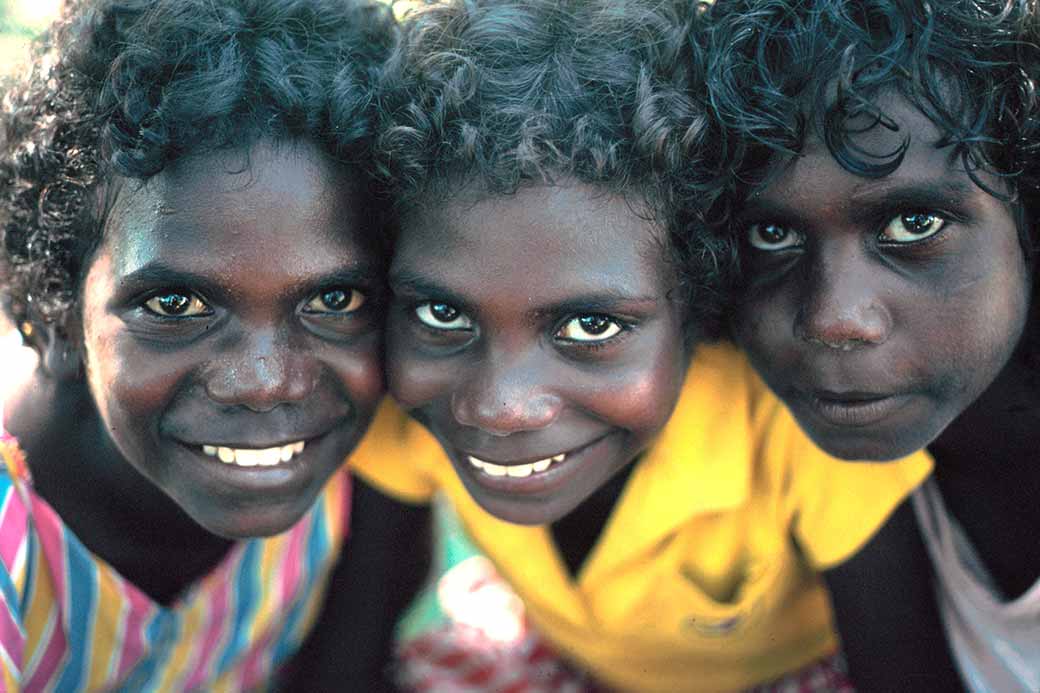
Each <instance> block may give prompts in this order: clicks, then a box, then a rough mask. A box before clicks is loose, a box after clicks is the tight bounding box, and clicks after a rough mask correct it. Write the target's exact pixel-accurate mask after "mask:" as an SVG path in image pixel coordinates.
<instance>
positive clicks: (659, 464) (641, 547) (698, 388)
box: [351, 345, 931, 693]
mask: <svg viewBox="0 0 1040 693" xmlns="http://www.w3.org/2000/svg"><path fill="white" fill-rule="evenodd" d="M372 433H373V435H370V436H369V437H368V441H370V443H369V444H367V445H363V446H362V447H361V448H360V449H359V450H358V452H357V453H356V454H355V455H354V457H353V458H352V460H351V465H352V466H353V467H354V468H355V470H356V471H357V473H359V474H360V475H361V476H362V477H364V478H365V479H366V480H368V481H369V482H370V483H372V484H373V485H375V486H376V487H378V488H381V489H383V490H384V491H386V492H387V493H389V494H390V495H392V496H395V497H396V498H398V499H400V500H404V501H407V502H424V501H426V500H428V499H429V498H430V496H431V495H432V494H433V493H435V492H436V491H441V492H443V493H444V494H445V495H446V496H447V497H448V498H449V499H450V501H451V502H452V504H453V505H454V506H455V509H456V511H457V512H458V514H459V517H460V518H461V521H462V523H463V524H464V526H465V528H466V530H467V531H468V532H469V534H470V536H471V537H472V538H473V540H474V541H475V543H476V544H477V545H478V546H479V547H480V549H481V550H482V551H483V552H484V553H485V554H486V555H487V556H488V557H489V558H490V559H491V560H492V561H493V562H494V563H495V565H496V567H497V569H498V571H499V573H500V574H501V575H502V577H503V578H504V579H505V580H506V581H508V582H509V583H510V584H511V585H512V587H513V589H514V590H516V592H517V594H518V595H519V596H520V597H521V598H522V599H523V601H524V603H525V605H526V608H527V611H528V615H529V616H530V619H531V621H532V623H533V624H534V625H535V627H536V628H538V629H539V631H540V632H541V633H542V634H543V635H544V636H546V637H547V638H548V639H549V640H550V641H552V642H553V643H554V644H555V645H556V646H557V647H558V648H559V650H560V651H561V652H562V653H564V654H566V655H567V656H568V657H569V658H571V659H573V660H575V661H576V662H578V663H579V664H581V665H583V666H585V667H586V668H587V669H588V670H589V671H590V672H591V673H592V674H593V675H594V676H595V677H596V678H598V679H600V680H602V681H603V682H605V683H607V684H609V685H612V686H615V687H617V688H620V689H626V690H634V691H668V692H669V693H675V692H677V691H727V690H737V689H742V688H746V687H749V686H752V685H755V684H757V683H762V682H765V681H769V680H772V679H774V678H777V677H779V676H781V675H783V674H784V673H786V672H789V671H792V670H795V669H798V668H800V667H802V666H804V665H806V664H808V663H810V662H812V661H813V660H815V659H818V658H820V657H823V656H825V655H827V654H829V653H831V652H833V651H834V649H835V647H836V639H835V634H834V631H833V628H832V625H831V613H830V606H829V602H828V599H827V595H826V593H825V591H824V588H823V586H822V583H821V580H820V579H819V577H818V576H817V575H816V571H818V570H820V569H823V568H827V567H830V566H833V565H835V564H838V563H840V562H842V561H843V560H845V559H846V558H848V557H850V556H851V555H852V554H854V553H855V552H856V551H857V549H858V548H859V547H860V546H862V545H863V543H864V542H866V540H867V539H868V538H869V537H870V536H871V535H872V534H873V533H874V532H875V531H876V530H877V529H878V528H879V527H880V526H881V525H882V524H883V523H884V521H885V519H886V517H887V516H888V514H889V513H890V512H891V511H892V510H894V509H895V507H896V506H897V505H899V503H900V501H901V500H902V499H903V498H904V497H906V495H907V494H908V493H909V492H910V491H911V490H912V489H913V488H914V487H916V486H917V485H918V484H919V483H920V482H921V481H922V480H923V479H924V478H925V477H926V476H927V475H928V473H929V472H930V470H931V461H930V459H929V458H928V457H927V456H926V455H925V454H924V453H918V454H917V455H916V456H914V457H911V458H907V459H904V460H900V461H897V462H887V463H865V462H842V461H839V460H836V459H834V458H831V457H829V456H827V455H825V454H824V453H823V452H821V451H820V450H819V449H818V448H816V447H815V446H814V445H813V444H812V442H811V441H810V440H809V439H808V438H807V437H806V436H805V435H804V434H803V433H802V432H801V430H800V429H799V428H798V425H797V424H796V423H795V421H794V419H793V418H792V417H791V415H790V414H789V413H788V412H787V410H786V409H784V408H783V406H782V405H781V404H780V403H779V401H778V400H777V399H776V397H775V396H773V395H772V393H770V392H769V390H768V389H767V388H766V387H765V385H764V384H763V383H762V381H761V380H760V379H759V378H758V377H757V376H756V375H755V373H754V372H753V371H752V370H751V368H750V366H749V365H748V363H747V361H746V359H745V358H744V356H743V355H742V354H741V353H740V352H739V351H737V350H736V349H735V348H733V347H732V346H729V345H716V346H706V347H701V348H700V349H699V350H698V352H697V355H696V357H695V359H694V361H693V363H692V365H691V367H690V370H689V374H688V376H687V379H686V383H685V385H684V386H683V391H682V394H681V395H680V398H679V402H678V405H677V406H676V409H675V412H674V413H673V414H672V417H671V419H670V420H669V422H668V424H667V425H666V426H665V428H664V430H663V431H662V432H661V434H660V435H659V437H658V439H657V440H656V441H655V443H654V444H653V446H652V447H651V448H650V449H649V450H648V451H646V452H645V453H644V454H643V455H642V457H641V458H640V459H639V460H638V461H637V462H636V465H637V466H636V468H635V469H634V470H633V472H632V476H631V478H630V479H629V481H628V483H627V485H626V487H625V489H624V491H623V492H622V495H621V497H620V498H619V499H618V502H617V505H616V506H615V508H614V510H613V512H612V514H611V517H610V519H609V520H608V522H607V525H606V527H605V528H604V530H603V534H602V535H601V536H600V538H599V541H598V543H597V544H596V546H595V547H594V548H593V549H592V552H591V553H590V554H589V556H588V559H587V560H586V562H585V564H584V565H583V567H582V569H581V572H580V574H579V575H578V576H577V580H576V581H575V580H574V579H572V577H571V576H570V574H569V572H568V571H567V568H566V567H565V565H564V564H563V562H562V560H561V558H560V557H559V554H558V553H557V551H556V548H555V545H554V544H553V541H552V537H551V534H550V532H549V529H548V528H547V527H544V526H539V527H530V526H521V525H514V524H509V523H506V522H503V521H501V520H498V519H496V518H495V517H493V516H492V515H489V514H488V513H487V512H485V511H484V510H483V509H482V508H480V506H478V505H477V504H476V503H475V502H474V501H473V499H472V498H471V497H470V496H469V494H468V493H467V492H466V490H465V488H464V487H463V485H462V482H461V481H460V480H459V478H458V477H457V476H456V474H455V472H454V470H453V468H452V466H451V463H450V462H449V461H448V459H447V457H446V456H444V454H443V453H442V452H441V450H440V447H439V445H438V444H437V442H436V440H434V439H433V437H432V436H430V435H429V434H428V433H427V432H426V431H425V430H424V429H422V427H421V426H419V425H418V424H416V423H414V422H411V421H410V420H408V419H407V418H406V417H405V415H404V414H402V413H401V412H400V410H398V409H396V408H395V407H393V405H385V406H384V407H383V409H382V410H381V411H380V413H379V415H378V416H377V419H376V422H375V424H374V428H373V431H372Z"/></svg>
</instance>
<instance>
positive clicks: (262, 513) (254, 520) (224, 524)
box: [195, 505, 310, 541]
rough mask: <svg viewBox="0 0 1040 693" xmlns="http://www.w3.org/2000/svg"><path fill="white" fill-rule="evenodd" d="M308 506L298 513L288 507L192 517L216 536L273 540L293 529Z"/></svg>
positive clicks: (260, 508)
mask: <svg viewBox="0 0 1040 693" xmlns="http://www.w3.org/2000/svg"><path fill="white" fill-rule="evenodd" d="M309 507H310V506H309V505H308V506H305V508H304V509H303V510H301V511H297V510H296V509H295V508H288V507H281V506H279V507H270V508H265V507H257V508H253V509H251V510H244V509H240V510H239V511H238V512H229V513H228V514H226V515H224V516H213V515H212V513H207V516H206V517H198V518H195V521H196V522H198V523H199V524H200V525H202V526H203V528H205V529H206V530H207V531H209V532H210V533H212V534H215V535H217V536H218V537H223V538H225V539H231V540H235V541H241V540H246V539H253V538H257V537H272V536H274V535H276V534H281V533H283V532H287V531H288V530H290V529H292V527H293V525H295V524H296V523H297V522H299V521H300V518H302V517H303V516H304V515H305V514H306V511H307V508H309Z"/></svg>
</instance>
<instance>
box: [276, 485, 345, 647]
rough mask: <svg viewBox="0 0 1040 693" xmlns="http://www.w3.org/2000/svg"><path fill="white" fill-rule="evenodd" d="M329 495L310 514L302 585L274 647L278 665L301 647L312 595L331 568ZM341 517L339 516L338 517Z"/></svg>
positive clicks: (315, 505) (301, 577) (301, 571)
mask: <svg viewBox="0 0 1040 693" xmlns="http://www.w3.org/2000/svg"><path fill="white" fill-rule="evenodd" d="M325 506H326V496H325V494H322V495H321V497H320V498H319V500H318V502H317V503H315V504H314V507H312V508H311V513H310V516H309V518H308V519H309V521H310V532H309V533H308V535H307V543H306V545H305V547H304V564H303V566H302V567H301V569H300V586H299V587H298V588H297V590H296V595H295V601H294V602H293V605H292V608H291V609H290V610H289V614H288V615H287V616H286V619H285V626H284V628H283V629H282V636H281V637H280V638H279V639H278V644H277V646H276V647H275V650H274V660H273V661H274V663H275V665H277V664H279V663H281V662H283V661H285V660H287V659H288V658H289V657H291V656H292V655H293V654H295V653H296V650H298V649H299V647H300V642H301V638H302V637H303V636H304V635H305V634H303V633H299V632H298V631H299V630H300V627H301V625H302V622H303V619H304V617H305V616H306V615H307V605H308V603H309V601H310V599H309V597H310V596H311V593H312V592H313V590H314V589H315V587H316V586H317V582H318V578H319V576H325V575H326V574H327V572H328V570H329V567H328V566H329V564H330V563H331V559H330V557H329V545H330V543H331V542H330V540H329V527H328V523H327V522H326V520H325V518H326V512H325ZM336 519H337V520H339V518H336Z"/></svg>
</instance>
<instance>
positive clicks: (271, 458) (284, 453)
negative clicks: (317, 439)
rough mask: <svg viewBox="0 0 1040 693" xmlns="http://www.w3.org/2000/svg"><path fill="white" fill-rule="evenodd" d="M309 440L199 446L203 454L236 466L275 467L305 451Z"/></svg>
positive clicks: (290, 460)
mask: <svg viewBox="0 0 1040 693" xmlns="http://www.w3.org/2000/svg"><path fill="white" fill-rule="evenodd" d="M306 445H307V442H306V441H304V440H297V441H294V442H291V443H286V444H285V445H276V446H273V447H268V448H239V447H230V446H227V445H219V444H203V445H201V446H199V449H200V450H201V451H202V454H204V455H207V456H209V457H213V458H215V459H217V460H219V461H221V462H223V463H224V464H226V465H233V466H236V467H275V466H278V465H282V464H287V463H289V462H292V460H293V459H294V458H296V457H297V456H298V455H300V454H301V453H302V452H303V449H304V448H305V447H306Z"/></svg>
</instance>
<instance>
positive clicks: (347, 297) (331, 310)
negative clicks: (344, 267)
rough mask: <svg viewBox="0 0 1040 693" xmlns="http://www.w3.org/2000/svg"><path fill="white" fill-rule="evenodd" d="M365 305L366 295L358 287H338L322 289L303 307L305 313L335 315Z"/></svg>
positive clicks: (351, 311)
mask: <svg viewBox="0 0 1040 693" xmlns="http://www.w3.org/2000/svg"><path fill="white" fill-rule="evenodd" d="M363 305H365V295H364V294H363V293H361V292H360V291H358V290H357V289H350V288H347V287H337V288H335V289H329V290H327V291H322V292H321V293H320V294H318V295H317V296H315V297H314V298H312V299H311V300H309V301H307V304H306V305H305V306H304V307H303V312H305V313H325V314H333V315H346V314H347V313H353V312H354V311H356V310H358V309H359V308H361V306H363Z"/></svg>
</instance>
